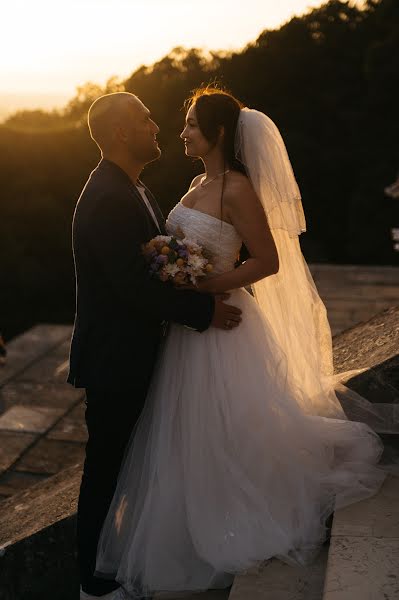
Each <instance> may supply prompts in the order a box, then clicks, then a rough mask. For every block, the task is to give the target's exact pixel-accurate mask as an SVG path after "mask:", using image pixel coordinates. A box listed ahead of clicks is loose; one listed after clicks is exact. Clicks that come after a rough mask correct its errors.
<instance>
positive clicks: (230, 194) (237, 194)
mask: <svg viewBox="0 0 399 600" xmlns="http://www.w3.org/2000/svg"><path fill="white" fill-rule="evenodd" d="M253 193H254V189H253V187H252V184H251V182H250V180H249V179H248V177H247V176H246V175H245V174H244V173H240V172H239V171H230V173H229V178H228V181H227V185H226V199H227V200H232V201H233V202H234V200H235V199H237V198H241V197H242V195H243V194H245V195H248V194H253Z"/></svg>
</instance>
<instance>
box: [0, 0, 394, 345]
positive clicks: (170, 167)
mask: <svg viewBox="0 0 399 600" xmlns="http://www.w3.org/2000/svg"><path fill="white" fill-rule="evenodd" d="M398 72H399V4H398V2H397V0H380V1H375V0H369V1H368V2H367V3H366V6H365V8H364V9H363V10H360V9H358V8H354V7H353V6H351V5H350V4H349V3H348V2H340V1H338V0H331V1H330V2H328V3H327V4H325V5H323V6H321V7H320V8H318V9H315V10H313V11H312V12H310V13H308V14H307V15H305V16H303V17H301V18H294V19H292V20H291V21H290V22H288V23H287V24H285V25H284V26H282V27H281V28H280V29H278V30H274V31H264V32H263V33H262V34H261V35H260V36H259V38H258V39H257V40H256V41H255V42H253V43H251V44H250V45H248V46H247V47H246V48H245V49H244V50H243V51H241V52H237V53H232V54H231V53H230V54H222V53H218V54H215V53H213V54H209V55H205V54H204V53H202V51H201V50H198V49H189V50H187V49H184V48H175V49H174V50H173V51H171V52H170V54H169V55H168V56H165V57H164V58H163V59H162V60H160V61H159V62H157V63H155V64H154V65H152V66H151V67H145V66H143V67H141V68H139V69H138V70H137V71H135V72H134V73H133V74H132V75H131V76H130V77H129V78H128V79H127V80H126V81H123V82H118V80H116V79H115V78H113V79H111V80H109V82H108V84H107V86H106V87H105V88H100V87H99V86H97V85H95V84H92V83H88V84H87V85H85V86H82V87H81V88H78V90H77V95H76V97H75V98H73V99H72V100H71V101H70V102H69V104H68V105H67V106H66V107H65V109H64V110H62V111H53V112H51V113H46V112H43V111H23V112H19V113H16V114H15V115H13V116H12V117H10V118H9V119H8V120H7V121H6V122H5V123H4V124H3V125H2V126H0V155H1V163H0V185H1V189H2V194H1V200H0V202H1V214H0V249H1V282H0V286H1V287H0V301H1V306H0V319H1V321H0V326H1V328H2V330H3V333H4V334H5V336H6V337H10V336H11V335H14V334H15V333H17V332H18V331H21V330H23V329H25V328H26V327H28V326H30V325H32V324H33V323H35V322H37V321H58V322H59V321H64V322H71V321H72V318H73V307H74V286H73V269H72V257H71V249H70V226H71V219H72V214H73V209H74V205H75V202H76V199H77V197H78V195H79V193H80V190H81V188H82V186H83V184H84V182H85V181H86V179H87V176H88V174H89V172H90V170H91V169H92V168H93V167H94V166H95V165H96V164H97V162H98V160H99V155H98V150H97V148H96V146H95V145H94V143H93V142H92V141H91V140H90V138H89V136H88V132H87V128H86V125H85V117H86V112H87V109H88V107H89V106H90V104H91V102H92V101H93V99H95V98H96V97H97V96H99V95H100V94H102V93H104V92H108V91H115V90H117V89H125V90H127V91H130V92H133V93H135V94H137V95H138V96H139V97H140V98H141V99H142V100H143V102H144V103H145V104H146V105H147V106H148V107H149V108H150V110H151V111H152V114H153V117H154V119H155V120H156V122H157V123H158V124H159V126H160V128H161V131H160V134H159V136H158V137H159V140H160V145H161V147H162V151H163V154H162V157H161V159H160V161H158V162H157V163H155V164H153V165H151V166H149V167H148V168H147V169H146V170H145V172H144V174H143V179H144V180H145V181H146V183H147V184H148V185H149V186H150V187H151V189H152V190H153V191H154V193H155V194H156V195H157V197H158V199H159V201H160V204H161V206H162V208H163V210H164V212H165V213H167V212H168V211H169V210H170V208H171V207H172V206H173V205H174V204H175V203H176V201H178V200H179V198H180V197H181V195H182V194H183V193H184V191H185V189H186V188H187V186H188V184H189V182H190V181H191V179H192V177H193V176H194V175H195V174H197V173H198V172H199V168H200V165H199V163H198V162H197V163H196V162H194V161H190V160H188V159H187V158H186V157H185V156H184V153H183V147H182V143H181V140H180V139H179V133H180V131H181V130H182V127H183V121H184V112H183V109H182V107H183V102H184V100H185V98H186V97H187V96H188V95H189V94H190V92H191V91H192V90H193V89H194V88H195V87H197V86H199V85H200V84H202V83H210V82H213V81H218V82H220V83H221V84H222V85H224V86H226V87H227V88H228V89H229V90H231V91H232V92H233V93H234V94H235V95H236V96H237V97H238V98H239V99H240V100H241V101H243V102H244V103H245V104H246V105H248V106H250V107H253V108H257V109H259V110H262V111H264V112H266V113H267V114H268V115H269V116H270V117H271V118H272V119H273V120H274V121H275V122H276V123H277V125H278V127H279V128H280V130H281V132H282V135H283V137H284V139H285V141H286V144H287V148H288V152H289V154H290V157H291V160H292V163H293V166H294V171H295V173H296V175H297V179H298V182H299V184H300V187H301V190H302V195H303V202H304V207H305V213H306V216H307V223H308V232H307V233H306V234H305V235H303V236H302V240H301V243H302V247H303V251H304V254H305V256H306V258H307V259H308V260H309V261H318V262H321V261H328V262H338V263H370V264H393V263H394V262H395V254H394V252H393V250H392V243H391V240H390V228H391V227H392V226H393V225H396V226H398V225H399V214H398V212H399V206H397V203H395V201H393V200H389V199H388V198H386V197H385V196H384V191H383V190H384V187H385V186H386V185H388V184H390V183H392V182H393V180H394V179H395V176H396V174H397V169H398V168H399V147H398V139H399V120H398V118H397V105H398V98H399V79H398V77H397V74H398Z"/></svg>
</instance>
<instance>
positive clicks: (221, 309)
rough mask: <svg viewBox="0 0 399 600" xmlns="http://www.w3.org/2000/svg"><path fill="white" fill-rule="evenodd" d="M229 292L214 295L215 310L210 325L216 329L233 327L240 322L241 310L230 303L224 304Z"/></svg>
mask: <svg viewBox="0 0 399 600" xmlns="http://www.w3.org/2000/svg"><path fill="white" fill-rule="evenodd" d="M229 297H230V294H218V295H217V296H215V312H214V313H213V319H212V321H211V326H212V327H217V328H218V329H227V330H229V329H234V328H235V327H238V325H239V324H240V322H241V310H240V309H239V308H237V307H236V306H232V305H231V304H225V302H224V300H228V298H229Z"/></svg>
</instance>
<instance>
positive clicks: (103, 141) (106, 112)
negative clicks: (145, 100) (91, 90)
mask: <svg viewBox="0 0 399 600" xmlns="http://www.w3.org/2000/svg"><path fill="white" fill-rule="evenodd" d="M141 104H142V103H141V101H140V100H139V99H138V98H137V96H135V95H134V94H130V93H129V92H115V93H114V94H105V95H104V96H100V98H97V100H95V101H94V102H93V104H92V105H91V106H90V108H89V112H88V114H87V122H88V125H89V130H90V135H91V137H92V139H93V140H94V141H95V142H96V144H97V146H98V147H99V148H100V150H103V151H106V150H107V149H108V148H110V146H111V144H112V139H113V134H114V131H115V128H116V127H117V126H118V125H122V124H123V123H124V121H125V120H126V118H127V115H128V114H129V108H130V111H131V109H132V107H133V108H134V106H135V105H136V106H140V105H141ZM130 114H131V112H130Z"/></svg>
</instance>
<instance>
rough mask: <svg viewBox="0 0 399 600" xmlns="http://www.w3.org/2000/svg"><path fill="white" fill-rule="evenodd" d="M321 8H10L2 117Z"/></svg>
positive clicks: (117, 2) (3, 46)
mask: <svg viewBox="0 0 399 600" xmlns="http://www.w3.org/2000/svg"><path fill="white" fill-rule="evenodd" d="M321 4H322V0H12V1H10V0H8V1H6V2H4V4H3V6H2V7H1V9H0V19H1V22H2V31H1V36H0V111H1V108H2V106H3V109H4V106H5V105H8V106H9V107H11V106H12V105H14V106H17V107H20V106H21V103H22V105H23V104H25V105H27V106H28V105H30V106H33V105H34V104H37V105H41V106H46V107H49V106H50V105H54V106H55V105H62V104H63V103H65V101H66V100H67V99H68V98H71V97H72V96H73V95H74V94H75V91H76V87H77V86H78V85H82V84H84V83H86V82H87V81H93V82H95V83H98V84H100V85H102V84H104V83H105V82H106V80H107V79H108V78H109V77H111V76H113V75H115V76H117V77H120V78H125V77H126V76H128V75H130V74H131V73H132V72H133V71H134V70H135V69H136V68H138V67H139V66H141V65H142V64H147V65H150V64H152V63H153V62H154V61H156V60H157V59H159V58H161V57H162V56H164V55H166V54H167V53H168V52H169V51H170V50H171V49H172V48H174V47H176V46H185V47H188V48H190V47H203V48H205V49H208V50H235V49H240V48H242V47H244V46H245V45H246V44H247V43H248V42H250V41H253V40H255V39H256V38H257V37H258V35H259V34H260V33H261V32H262V31H263V30H264V29H273V28H276V27H278V26H279V25H280V24H282V23H284V22H286V21H287V20H289V19H290V18H291V17H292V16H293V15H294V14H298V15H299V14H303V13H304V12H306V11H307V10H309V9H310V8H312V7H315V6H320V5H321Z"/></svg>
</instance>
